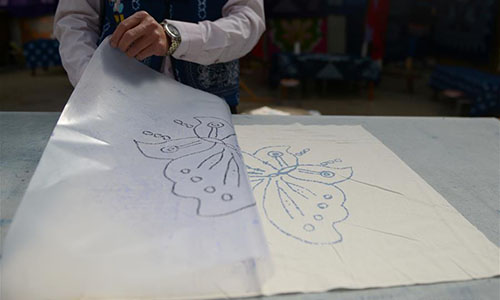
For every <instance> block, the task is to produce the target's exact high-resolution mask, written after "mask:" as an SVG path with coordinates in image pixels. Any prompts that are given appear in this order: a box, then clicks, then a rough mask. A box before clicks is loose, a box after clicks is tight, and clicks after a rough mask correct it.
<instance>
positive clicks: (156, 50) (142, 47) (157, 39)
mask: <svg viewBox="0 0 500 300" xmlns="http://www.w3.org/2000/svg"><path fill="white" fill-rule="evenodd" d="M109 41H110V43H111V46H112V47H114V48H118V49H120V50H122V51H123V52H125V53H126V54H127V55H128V56H130V57H135V58H137V59H138V60H143V59H146V58H148V57H150V56H152V55H158V56H163V55H165V53H167V50H168V39H167V35H166V34H165V32H164V30H163V27H162V26H161V25H160V24H159V23H158V22H156V20H155V19H154V18H153V17H151V16H150V15H149V14H148V13H147V12H145V11H138V12H136V13H135V14H133V15H132V16H130V17H128V18H126V19H125V20H123V21H122V22H121V23H120V24H119V25H118V27H117V28H116V30H115V32H114V33H113V35H112V36H111V39H110V40H109Z"/></svg>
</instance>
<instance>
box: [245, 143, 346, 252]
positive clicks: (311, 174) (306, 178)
mask: <svg viewBox="0 0 500 300" xmlns="http://www.w3.org/2000/svg"><path fill="white" fill-rule="evenodd" d="M290 148H291V147H290V146H269V147H263V148H260V149H258V150H257V151H255V152H254V153H246V152H243V155H244V158H245V163H246V165H247V173H248V177H249V179H250V185H251V186H252V191H254V193H255V191H256V190H257V189H260V191H259V192H258V193H257V194H256V195H262V210H263V212H264V215H265V216H266V218H267V220H268V221H269V222H270V223H271V224H272V225H273V226H274V227H275V228H276V229H278V230H279V231H280V232H282V233H283V234H285V235H286V236H289V237H292V238H294V239H297V240H299V241H301V242H304V243H306V244H314V245H331V244H336V243H340V242H342V240H343V237H342V234H341V233H340V231H339V230H338V229H337V224H339V223H341V222H343V221H345V220H347V218H348V217H349V210H348V209H347V207H346V206H345V203H346V201H347V197H346V194H345V193H344V191H343V190H342V189H340V188H339V187H338V186H337V185H338V184H339V183H341V182H344V181H346V180H349V179H350V178H351V177H352V175H353V170H352V168H351V167H343V168H337V167H333V166H334V165H337V164H338V163H341V162H342V161H341V160H340V159H336V160H330V161H326V162H322V163H320V164H301V163H300V161H299V157H300V156H302V155H305V154H306V153H308V152H309V151H310V149H304V150H302V151H300V152H298V153H292V152H290ZM325 190H326V191H328V192H324V191H325ZM258 201H259V200H258Z"/></svg>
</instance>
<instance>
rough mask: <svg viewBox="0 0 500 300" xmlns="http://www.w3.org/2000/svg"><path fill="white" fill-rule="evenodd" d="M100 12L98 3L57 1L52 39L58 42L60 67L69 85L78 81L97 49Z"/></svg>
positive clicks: (95, 0) (87, 0)
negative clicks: (67, 78) (62, 68)
mask: <svg viewBox="0 0 500 300" xmlns="http://www.w3.org/2000/svg"><path fill="white" fill-rule="evenodd" d="M102 1H105V0H102ZM100 11H101V2H100V0H59V4H58V6H57V11H56V15H55V18H54V36H55V37H56V38H57V40H59V43H60V46H59V52H60V54H61V60H62V64H63V66H64V69H65V70H66V72H67V73H68V77H69V80H70V82H71V84H73V86H76V84H77V83H78V81H79V80H80V77H81V76H82V74H83V71H85V68H86V67H87V64H88V62H89V61H90V58H91V57H92V55H93V53H94V51H95V49H96V48H97V41H98V39H99V35H100V32H101V28H100V27H101V26H100Z"/></svg>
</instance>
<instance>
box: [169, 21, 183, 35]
mask: <svg viewBox="0 0 500 300" xmlns="http://www.w3.org/2000/svg"><path fill="white" fill-rule="evenodd" d="M167 29H168V31H169V32H170V33H171V34H172V35H173V36H174V37H175V38H178V37H180V36H181V34H180V33H179V30H177V27H175V26H174V25H172V24H167Z"/></svg>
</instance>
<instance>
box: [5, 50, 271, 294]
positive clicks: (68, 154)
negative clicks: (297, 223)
mask: <svg viewBox="0 0 500 300" xmlns="http://www.w3.org/2000/svg"><path fill="white" fill-rule="evenodd" d="M248 183H249V181H248V179H247V177H246V173H245V166H244V163H243V160H242V156H241V153H240V151H239V147H238V143H237V141H236V136H235V134H234V129H233V126H232V125H231V117H230V112H229V109H228V107H227V105H226V104H225V102H224V101H223V100H222V99H220V98H218V97H215V96H212V95H210V94H207V93H204V92H201V91H198V90H195V89H192V88H189V87H186V86H184V85H181V84H179V83H178V82H176V81H174V80H173V79H167V78H166V77H165V76H164V75H162V74H160V73H157V72H155V71H152V70H150V69H149V68H147V67H146V66H144V65H142V64H141V63H139V62H137V61H134V60H133V59H130V58H128V57H127V56H125V55H124V54H122V53H120V52H119V51H118V50H115V49H112V48H111V47H110V46H109V45H108V43H107V41H106V42H104V43H103V45H102V46H101V47H100V48H99V49H98V50H97V52H96V54H95V55H94V57H93V58H92V61H91V62H90V64H89V66H88V68H87V70H86V72H85V74H84V76H83V78H82V80H81V82H80V83H79V84H78V86H77V87H76V89H75V91H74V93H73V94H72V96H71V98H70V100H69V102H68V104H67V106H66V107H65V109H64V111H63V113H62V116H61V118H60V119H59V121H58V123H57V126H56V128H55V130H54V132H53V134H52V136H51V138H50V140H49V143H48V145H47V148H46V150H45V152H44V154H43V156H42V159H41V161H40V163H39V165H38V167H37V170H36V172H35V174H34V176H33V179H32V181H31V183H30V185H29V187H28V190H27V192H26V194H25V197H24V199H23V200H22V202H21V205H20V207H19V209H18V211H17V213H16V216H15V220H14V221H13V224H12V226H11V228H10V231H9V233H8V234H7V237H6V241H5V249H4V253H3V257H2V297H1V298H2V300H3V299H5V300H8V299H15V300H20V299H29V300H32V299H80V298H84V299H86V298H98V299H122V298H127V299H128V298H140V299H158V298H160V299H163V298H197V297H206V296H209V297H210V296H221V295H222V296H224V295H226V296H231V295H235V294H238V295H239V294H242V293H244V294H259V293H260V281H261V280H262V279H263V278H264V277H263V276H265V274H266V273H267V272H268V271H269V270H268V268H267V263H266V260H267V254H268V252H267V243H266V242H265V241H264V240H263V233H262V226H261V225H260V219H259V216H258V213H257V209H256V208H255V201H254V199H253V196H252V193H251V191H250V187H249V184H248Z"/></svg>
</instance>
